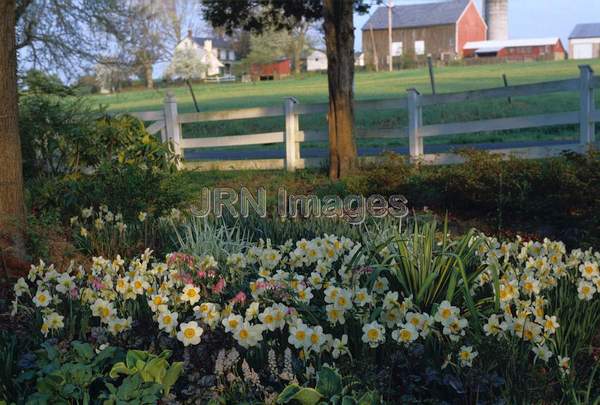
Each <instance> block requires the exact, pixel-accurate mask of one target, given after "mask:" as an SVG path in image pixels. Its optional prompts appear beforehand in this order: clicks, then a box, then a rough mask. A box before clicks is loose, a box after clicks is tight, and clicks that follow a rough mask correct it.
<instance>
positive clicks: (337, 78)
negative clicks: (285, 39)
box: [323, 0, 357, 180]
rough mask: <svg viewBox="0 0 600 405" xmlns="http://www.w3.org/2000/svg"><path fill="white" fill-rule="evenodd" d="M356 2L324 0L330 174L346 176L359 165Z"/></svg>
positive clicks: (334, 176) (330, 175) (333, 177)
mask: <svg viewBox="0 0 600 405" xmlns="http://www.w3.org/2000/svg"><path fill="white" fill-rule="evenodd" d="M353 3H354V2H352V1H347V0H343V1H340V0H324V2H323V20H324V22H323V28H324V29H325V45H326V47H327V78H328V82H329V113H328V116H327V121H328V128H329V177H330V178H331V179H332V180H336V179H340V178H342V177H345V176H346V175H348V173H350V172H351V171H352V169H354V167H355V166H356V160H357V155H356V144H355V142H354V136H353V129H354V108H353V105H352V102H353V99H354V90H353V87H354V86H353V83H354V21H353V11H354V10H353Z"/></svg>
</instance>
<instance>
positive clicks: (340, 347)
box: [331, 334, 349, 359]
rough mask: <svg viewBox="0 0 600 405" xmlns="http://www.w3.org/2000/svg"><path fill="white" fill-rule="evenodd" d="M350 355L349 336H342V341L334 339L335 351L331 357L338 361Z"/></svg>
mask: <svg viewBox="0 0 600 405" xmlns="http://www.w3.org/2000/svg"><path fill="white" fill-rule="evenodd" d="M347 353H349V351H348V335H346V334H344V335H342V338H341V339H338V338H335V339H333V350H332V352H331V355H332V356H333V358H334V359H338V358H339V357H340V356H341V355H344V354H347Z"/></svg>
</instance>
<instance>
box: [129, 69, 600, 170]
mask: <svg viewBox="0 0 600 405" xmlns="http://www.w3.org/2000/svg"><path fill="white" fill-rule="evenodd" d="M579 68H580V76H579V78H576V79H567V80H558V81H551V82H543V83H535V84H524V85H516V86H508V87H499V88H492V89H485V90H474V91H467V92H460V93H446V94H437V95H421V94H419V92H418V91H417V90H415V89H409V90H408V91H407V92H408V97H406V98H399V99H386V100H368V101H355V105H354V106H355V110H357V111H366V110H406V113H408V128H394V129H373V130H367V131H364V130H362V131H361V130H358V131H357V133H356V134H355V135H356V136H357V138H382V139H385V138H388V139H389V138H392V139H394V138H395V139H398V138H406V137H408V141H409V155H410V159H411V161H413V162H420V163H423V164H452V163H460V162H461V161H462V158H461V157H460V156H458V155H456V154H453V153H441V154H425V153H424V149H423V139H424V138H427V137H433V136H444V135H453V134H469V133H480V132H489V131H499V130H511V129H523V128H533V127H545V126H554V125H569V124H579V127H580V136H579V142H574V143H572V144H561V145H555V146H534V147H527V148H513V149H494V150H491V152H492V153H502V154H506V155H516V156H519V157H523V158H543V157H550V156H556V155H559V154H560V153H561V152H562V151H564V150H571V151H575V152H584V151H585V150H587V149H588V148H589V147H590V146H591V145H593V144H594V143H595V139H594V133H595V123H596V122H600V110H598V109H596V106H595V102H594V89H597V88H600V76H594V72H593V71H592V69H591V67H590V66H587V65H583V66H580V67H579ZM560 92H579V94H580V108H579V110H578V111H567V112H559V113H550V114H542V115H529V116H519V117H512V118H499V119H487V120H480V121H471V122H453V123H447V124H435V125H423V109H424V108H426V107H428V106H432V105H443V104H450V103H460V102H467V101H479V100H489V99H494V98H508V97H519V96H539V95H544V94H549V93H560ZM327 109H328V103H320V104H300V103H298V101H297V100H296V99H295V98H293V97H289V98H287V99H285V100H284V103H283V105H282V106H278V107H257V108H245V109H239V110H226V111H216V112H199V113H184V114H179V113H178V111H177V103H176V101H175V98H174V96H173V95H172V94H171V93H167V96H166V98H165V104H164V108H163V110H162V111H149V112H136V113H131V114H132V115H134V116H136V117H138V118H139V119H141V120H142V121H146V122H149V121H153V122H152V123H151V124H150V125H149V126H148V127H147V129H148V131H149V132H150V133H153V134H154V133H158V132H159V131H160V132H161V138H162V139H163V140H164V141H167V140H168V141H170V142H171V144H172V146H173V149H174V151H175V153H177V154H180V155H183V151H184V150H185V149H197V148H214V147H230V146H240V147H243V146H248V145H260V144H274V143H284V144H285V158H284V159H264V160H256V159H255V160H233V161H221V160H219V161H198V162H194V161H188V162H185V163H184V166H185V167H188V168H199V169H204V170H211V169H217V170H229V169H231V170H243V169H282V168H285V169H286V170H288V171H294V170H295V169H299V168H307V167H319V166H321V165H323V164H324V160H323V159H320V158H306V159H303V158H302V157H301V156H300V143H301V142H307V141H320V142H326V141H327V140H328V135H327V131H303V130H301V129H300V125H299V117H300V116H301V115H304V114H318V113H322V114H325V113H327ZM265 117H282V118H284V123H285V130H284V131H281V132H269V133H260V134H250V135H235V136H216V137H210V138H191V139H184V138H183V137H182V129H181V126H182V125H183V124H189V123H195V122H208V121H227V120H240V119H250V118H265ZM371 158H372V157H371Z"/></svg>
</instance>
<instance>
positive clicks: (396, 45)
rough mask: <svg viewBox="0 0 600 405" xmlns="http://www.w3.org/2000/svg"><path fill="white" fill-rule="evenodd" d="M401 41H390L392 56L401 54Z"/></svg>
mask: <svg viewBox="0 0 600 405" xmlns="http://www.w3.org/2000/svg"><path fill="white" fill-rule="evenodd" d="M403 51H404V50H403V47H402V42H392V56H402V53H403Z"/></svg>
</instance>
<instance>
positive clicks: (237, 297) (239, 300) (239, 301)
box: [231, 291, 246, 304]
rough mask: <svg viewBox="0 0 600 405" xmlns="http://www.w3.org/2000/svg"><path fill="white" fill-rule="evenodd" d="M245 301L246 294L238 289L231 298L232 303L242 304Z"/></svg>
mask: <svg viewBox="0 0 600 405" xmlns="http://www.w3.org/2000/svg"><path fill="white" fill-rule="evenodd" d="M245 302H246V294H245V293H244V292H243V291H240V292H239V293H237V294H236V295H235V297H233V298H232V299H231V303H232V304H244V303H245Z"/></svg>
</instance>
